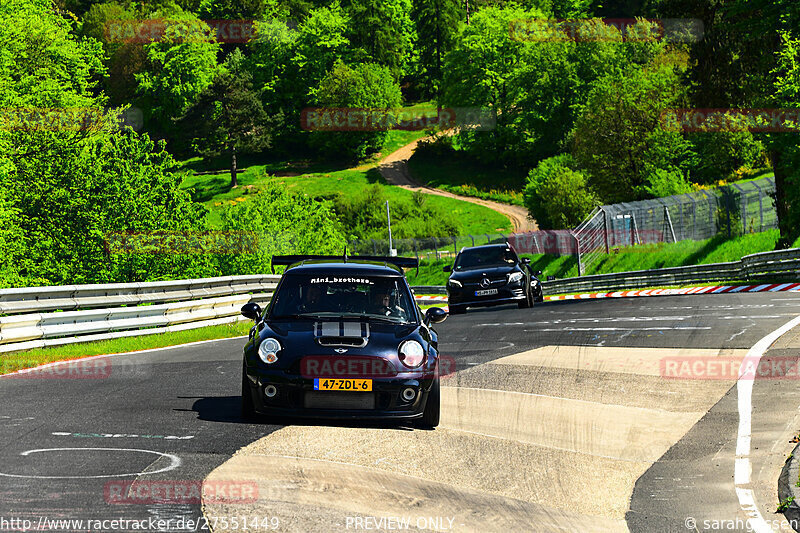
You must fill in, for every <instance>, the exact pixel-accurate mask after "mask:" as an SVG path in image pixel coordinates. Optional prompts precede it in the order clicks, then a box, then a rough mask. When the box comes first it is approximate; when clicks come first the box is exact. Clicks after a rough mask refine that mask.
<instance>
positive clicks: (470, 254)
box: [455, 248, 517, 270]
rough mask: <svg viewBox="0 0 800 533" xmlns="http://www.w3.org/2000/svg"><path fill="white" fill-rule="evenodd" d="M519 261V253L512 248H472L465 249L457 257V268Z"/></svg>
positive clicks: (504, 264)
mask: <svg viewBox="0 0 800 533" xmlns="http://www.w3.org/2000/svg"><path fill="white" fill-rule="evenodd" d="M516 263H517V254H516V253H514V250H512V249H510V248H471V249H467V250H463V251H462V252H461V253H460V254H458V258H457V259H456V266H455V269H456V270H467V269H470V268H483V267H487V266H491V267H497V266H507V265H514V264H516Z"/></svg>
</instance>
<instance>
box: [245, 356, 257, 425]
mask: <svg viewBox="0 0 800 533" xmlns="http://www.w3.org/2000/svg"><path fill="white" fill-rule="evenodd" d="M255 417H256V410H255V407H253V391H252V390H251V389H250V383H248V382H247V374H246V373H245V371H244V368H242V418H243V419H245V420H253V419H255Z"/></svg>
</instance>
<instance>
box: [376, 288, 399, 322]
mask: <svg viewBox="0 0 800 533" xmlns="http://www.w3.org/2000/svg"><path fill="white" fill-rule="evenodd" d="M369 313H370V314H373V315H381V316H392V317H398V318H405V313H404V312H403V310H402V309H400V308H399V307H398V306H396V305H392V296H391V294H390V292H389V291H388V290H386V289H376V290H375V291H373V293H372V302H371V305H370V308H369Z"/></svg>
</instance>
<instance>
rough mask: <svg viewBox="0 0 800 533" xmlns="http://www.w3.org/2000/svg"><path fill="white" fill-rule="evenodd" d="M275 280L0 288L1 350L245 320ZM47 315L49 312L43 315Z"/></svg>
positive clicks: (228, 278)
mask: <svg viewBox="0 0 800 533" xmlns="http://www.w3.org/2000/svg"><path fill="white" fill-rule="evenodd" d="M279 279H280V276H266V275H263V276H261V275H259V276H225V277H219V278H206V279H192V280H177V281H158V282H149V283H114V284H105V285H69V286H60V287H26V288H21V289H2V290H0V313H2V314H4V315H7V316H0V353H4V352H12V351H19V350H28V349H32V348H41V347H44V346H56V345H63V344H71V343H77V342H86V341H95V340H108V339H113V338H119V337H126V336H133V335H151V334H155V333H165V332H170V331H181V330H186V329H193V328H198V327H203V326H212V325H218V324H225V323H229V322H236V321H239V320H245V319H244V318H243V317H242V316H241V315H240V314H239V310H240V308H241V306H242V305H244V304H245V303H248V302H251V301H255V302H259V303H261V304H265V303H266V302H268V301H269V299H270V298H271V297H272V291H273V290H274V289H275V287H276V285H277V281H278V280H279ZM42 311H52V312H42Z"/></svg>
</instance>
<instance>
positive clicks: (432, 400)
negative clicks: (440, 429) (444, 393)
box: [420, 376, 441, 428]
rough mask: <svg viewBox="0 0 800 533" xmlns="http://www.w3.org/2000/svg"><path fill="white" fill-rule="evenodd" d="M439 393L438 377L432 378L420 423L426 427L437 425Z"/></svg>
mask: <svg viewBox="0 0 800 533" xmlns="http://www.w3.org/2000/svg"><path fill="white" fill-rule="evenodd" d="M440 397H441V394H440V391H439V377H438V376H437V377H436V378H435V379H434V380H433V385H432V386H431V391H430V392H429V393H428V400H427V401H426V402H425V410H424V411H423V412H422V419H421V420H420V425H421V426H423V427H426V428H435V427H436V426H438V425H439V412H440V411H441V398H440Z"/></svg>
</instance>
